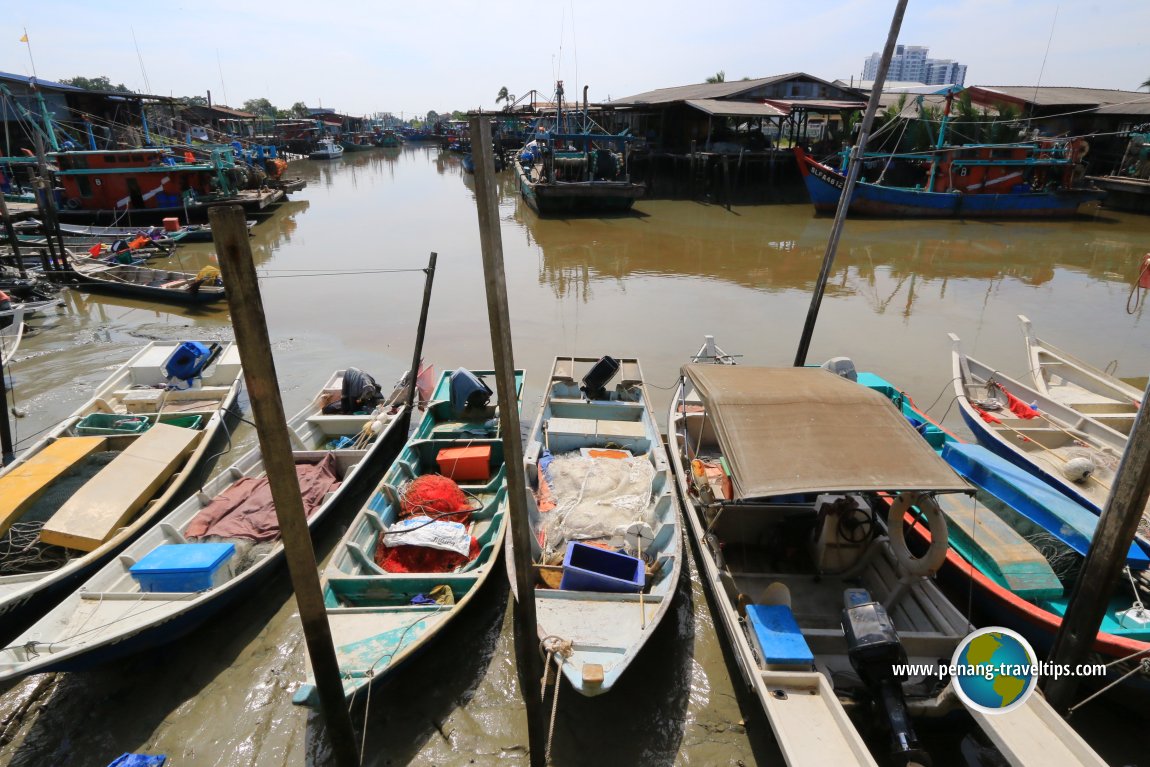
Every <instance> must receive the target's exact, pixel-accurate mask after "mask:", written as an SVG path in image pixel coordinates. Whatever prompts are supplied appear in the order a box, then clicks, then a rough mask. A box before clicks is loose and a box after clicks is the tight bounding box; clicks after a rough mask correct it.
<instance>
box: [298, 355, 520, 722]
mask: <svg viewBox="0 0 1150 767" xmlns="http://www.w3.org/2000/svg"><path fill="white" fill-rule="evenodd" d="M484 375H491V373H490V371H475V373H474V376H480V377H481V376H484ZM472 378H473V374H472V373H470V372H468V371H465V370H462V369H461V370H457V371H455V373H451V374H448V373H444V375H443V376H442V378H441V379H440V382H439V384H438V386H437V387H436V389H435V392H434V393H433V394H432V397H431V404H430V405H429V406H428V409H427V411H426V413H425V414H424V417H423V420H422V421H421V422H420V424H419V426H418V428H417V429H416V430H415V432H414V433H413V435H412V437H411V439H410V440H409V441H408V443H407V444H406V445H405V446H404V447H403V450H402V451H400V454H399V457H398V458H397V459H396V460H395V462H394V463H393V464H392V465H391V467H390V468H388V470H387V471H386V472H385V473H384V476H383V479H382V480H381V481H380V483H379V485H378V486H377V487H376V488H375V490H374V491H372V494H371V497H370V498H369V499H368V501H367V503H366V504H364V505H363V507H362V508H360V510H359V512H358V513H357V514H356V516H355V519H354V520H352V522H351V526H350V527H349V528H348V531H347V533H346V534H345V535H344V537H343V539H342V540H341V541H340V542H339V544H337V546H336V549H335V552H334V553H333V554H332V556H331V559H330V560H329V563H328V565H327V567H326V568H324V571H323V592H324V603H325V604H326V605H327V618H328V623H329V625H330V627H331V634H332V641H333V643H334V644H335V652H336V658H337V660H338V662H339V667H340V674H341V676H342V677H343V687H344V693H345V694H346V695H347V696H348V697H349V698H352V697H354V696H356V695H366V694H368V693H369V691H370V689H371V687H372V685H373V684H374V683H376V682H378V681H379V680H380V679H383V678H384V677H386V676H389V675H390V674H392V673H393V672H395V671H396V670H397V669H399V668H400V667H401V666H402V665H403V664H404V663H405V662H406V661H407V660H409V659H410V658H412V657H413V656H414V655H416V654H417V653H418V652H419V651H420V650H422V649H423V648H425V647H426V646H427V644H428V643H429V642H430V641H431V640H432V639H434V637H435V636H436V635H437V634H439V632H440V631H442V630H443V629H444V627H446V626H447V625H448V623H449V622H450V621H451V620H452V619H453V618H455V617H456V616H458V615H459V614H460V613H461V611H463V610H464V609H466V607H467V605H468V603H470V602H471V600H472V599H473V598H474V596H475V595H476V594H477V593H478V592H479V590H480V589H481V588H482V587H483V584H484V583H486V582H487V580H488V578H489V577H490V576H491V574H492V572H498V570H499V568H498V565H497V563H498V558H499V554H500V552H501V550H502V547H503V538H504V534H505V531H506V528H507V488H506V477H507V467H506V466H505V465H504V460H503V440H502V438H501V437H500V434H499V427H498V420H496V418H497V411H496V409H495V407H493V406H491V405H489V404H487V398H486V397H483V396H482V395H480V396H478V397H477V398H475V399H472V398H471V397H464V398H462V399H459V398H457V397H456V396H454V395H453V392H454V391H456V390H457V389H456V384H455V383H454V382H456V381H459V382H463V381H470V380H472ZM522 386H523V372H522V371H517V372H516V388H517V390H518V391H519V392H521V391H522ZM483 388H486V387H483ZM476 391H479V389H478V388H477V389H476ZM487 393H488V395H490V390H489V389H487ZM515 406H516V407H518V406H519V403H518V402H516V403H515ZM440 472H442V474H440ZM453 476H455V477H457V478H458V480H459V481H458V483H457V487H454V488H453V489H451V490H450V491H449V492H446V493H444V492H441V491H443V490H444V486H445V485H446V486H447V487H448V488H451V487H452V485H453V484H454V480H452V481H451V482H447V479H450V478H451V477H453ZM417 483H418V484H417ZM428 486H434V487H435V488H437V489H436V491H435V492H436V493H439V495H437V496H436V497H435V498H434V500H431V498H432V495H431V494H430V493H425V491H423V490H421V489H418V488H426V487H428ZM417 496H418V498H417ZM468 512H469V513H468ZM444 517H446V519H445V518H444ZM461 518H462V519H466V520H467V521H466V522H458V521H453V520H455V519H461ZM421 530H422V531H426V533H428V534H430V537H432V538H434V541H429V540H427V539H425V538H424V537H423V536H422V535H419V536H417V535H416V533H418V532H420V531H421ZM412 536H414V537H412ZM405 540H406V541H413V543H412V544H411V545H408V544H407V543H405ZM415 540H419V543H418V544H415V543H414V541H415ZM429 542H434V543H436V545H444V546H447V547H448V548H450V549H452V550H446V549H438V548H430V547H428V546H426V545H425V544H427V543H429ZM461 545H462V546H464V547H465V550H466V552H467V553H463V552H462V551H460V550H459V548H458V547H459V546H461ZM293 702H295V703H297V704H300V705H309V706H315V705H318V703H319V699H318V696H317V694H316V691H315V687H314V686H313V685H312V684H311V683H310V682H308V683H305V684H303V685H301V686H300V688H299V689H298V690H297V691H296V693H295V696H294V697H293Z"/></svg>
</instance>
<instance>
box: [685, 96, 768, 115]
mask: <svg viewBox="0 0 1150 767" xmlns="http://www.w3.org/2000/svg"><path fill="white" fill-rule="evenodd" d="M687 106H691V107H694V108H695V109H698V110H699V111H700V112H706V113H707V114H709V115H713V116H715V117H786V116H787V115H788V114H790V110H785V111H784V110H782V109H779V108H778V107H776V106H772V105H771V104H768V103H764V102H762V101H720V100H718V99H687Z"/></svg>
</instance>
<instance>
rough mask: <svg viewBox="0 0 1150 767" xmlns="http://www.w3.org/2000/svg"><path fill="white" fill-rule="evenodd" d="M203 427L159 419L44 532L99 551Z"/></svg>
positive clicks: (57, 541)
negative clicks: (198, 428) (169, 422)
mask: <svg viewBox="0 0 1150 767" xmlns="http://www.w3.org/2000/svg"><path fill="white" fill-rule="evenodd" d="M201 437H203V432H199V431H195V430H193V429H182V428H180V427H179V426H170V425H168V424H164V423H158V424H156V425H154V426H152V428H150V429H148V430H147V431H146V432H144V433H143V434H141V435H140V436H139V437H135V438H134V439H133V440H132V444H131V445H130V446H129V447H128V448H127V449H125V450H124V452H122V453H121V454H120V455H118V456H116V457H115V458H114V459H112V462H111V463H109V464H108V465H107V466H105V467H104V468H103V469H101V470H100V471H99V472H98V473H97V474H96V476H94V477H92V479H90V480H88V481H87V482H86V483H84V486H83V487H81V488H80V489H79V490H77V491H76V492H75V493H74V494H73V495H72V497H71V498H69V499H68V500H67V501H66V502H65V503H64V504H63V505H62V506H61V507H60V510H59V511H57V512H56V513H55V514H53V515H52V517H51V518H50V519H49V520H48V521H47V522H46V523H45V524H44V527H43V529H42V530H41V531H40V540H41V541H42V542H44V543H47V544H50V545H53V546H63V547H65V548H69V549H78V550H80V551H93V550H94V549H96V548H98V547H99V546H100V545H101V544H102V543H104V541H106V540H108V539H109V538H110V537H112V536H113V535H114V534H115V532H116V531H117V530H118V529H120V527H122V526H123V525H124V524H126V523H127V522H128V520H130V519H131V518H132V517H133V516H135V514H136V512H138V511H139V510H140V509H141V508H143V507H144V505H145V504H146V503H148V501H150V500H151V499H152V497H153V496H155V495H156V493H157V492H158V491H159V489H160V488H161V487H163V485H164V483H165V482H167V481H168V479H169V478H170V477H171V476H172V474H174V473H175V472H176V470H177V469H178V468H179V467H180V466H181V465H182V464H183V463H184V459H185V458H186V457H187V455H188V454H189V453H191V452H192V450H194V449H195V447H196V445H197V444H198V443H199V441H200V438H201Z"/></svg>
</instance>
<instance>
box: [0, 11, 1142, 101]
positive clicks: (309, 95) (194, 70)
mask: <svg viewBox="0 0 1150 767" xmlns="http://www.w3.org/2000/svg"><path fill="white" fill-rule="evenodd" d="M4 5H5V6H6V12H5V13H4V19H3V20H2V21H0V71H8V72H17V73H22V74H31V73H32V69H31V64H30V63H29V59H28V48H29V46H27V45H25V44H23V43H21V42H19V39H20V36H21V35H22V34H23V33H24V28H25V27H27V30H28V36H29V40H30V42H31V51H32V55H33V56H34V57H35V64H36V72H37V74H38V75H39V76H40V77H43V78H45V79H59V78H63V77H72V76H75V75H83V76H86V77H96V76H99V75H106V76H108V77H109V78H111V80H112V81H113V82H116V83H119V82H122V83H124V84H125V85H127V86H128V87H130V88H132V89H133V90H140V91H146V92H151V93H156V94H161V95H175V96H185V95H193V94H203V93H204V92H205V91H206V90H209V89H210V90H211V92H212V100H213V102H216V103H228V104H230V105H232V106H236V107H238V106H239V105H241V104H242V103H243V102H244V101H245V100H247V99H251V98H260V97H265V98H267V99H269V100H270V101H271V102H272V103H273V104H275V105H277V106H279V107H289V106H291V105H292V104H293V103H295V102H297V101H303V102H305V103H307V104H308V105H309V106H318V105H319V104H320V102H321V101H322V104H323V106H325V107H332V108H335V109H337V110H338V111H341V112H345V113H348V114H366V113H370V112H375V111H391V112H394V113H396V114H399V113H400V112H403V113H405V115H408V116H410V115H412V114H425V113H426V112H427V111H428V110H429V109H435V110H437V111H445V110H450V109H464V110H466V109H473V108H476V107H484V108H493V107H494V106H495V96H496V94H497V93H498V92H499V88H500V87H501V86H507V88H508V90H510V91H511V93H513V94H517V95H518V94H524V93H526V92H527V91H529V90H530V89H532V88H535V89H538V90H540V91H541V92H543V93H544V94H550V93H551V92H552V90H553V88H554V80H555V78H556V75H558V76H559V77H560V78H561V79H563V80H564V81H565V83H566V86H567V92H568V94H569V96H571V95H574V94H575V93H576V92H577V91H581V89H582V86H583V85H584V84H588V85H590V86H591V91H590V97H591V100H592V101H603V100H606V99H607V98H608V97H609V96H610V97H614V98H620V97H623V96H628V95H631V94H635V93H640V92H642V91H647V90H652V89H655V88H662V87H667V86H674V85H685V84H689V83H696V82H702V81H703V80H704V79H705V78H706V77H707V76H708V75H712V74H714V73H715V72H717V71H719V70H723V71H725V72H726V75H727V79H728V80H735V79H740V78H742V77H745V76H749V77H765V76H769V75H776V74H783V73H787V72H797V71H802V72H808V73H810V74H812V75H815V76H817V77H822V78H824V79H827V80H833V79H835V78H849V77H851V76H852V75H853V76H855V77H856V78H857V77H859V75H860V74H861V72H862V63H863V59H864V58H866V57H867V56H868V55H870V54H871V53H872V52H875V51H879V50H881V49H882V46H883V43H884V42H885V40H886V35H887V30H888V28H889V26H890V19H891V15H892V13H893V11H894V7H895V2H894V0H822V2H802V1H801V0H799V1H798V2H795V1H794V0H788V1H787V2H780V1H778V0H759V1H758V2H727V3H724V2H718V3H708V2H690V3H687V2H680V1H679V0H671V1H670V2H668V1H666V0H664V2H659V3H651V2H618V0H614V1H612V2H607V1H606V0H561V1H557V2H549V1H548V0H537V1H536V2H531V3H523V2H510V1H509V0H492V1H486V0H485V1H482V2H480V1H478V0H477V1H475V2H452V1H451V0H438V1H437V2H417V1H415V0H391V1H390V2H371V3H368V2H359V1H357V0H342V1H341V2H316V1H315V0H308V2H300V1H299V0H279V2H270V3H269V2H261V3H258V4H256V3H251V5H257V6H258V7H259V9H260V10H258V11H253V10H241V6H247V5H249V3H246V2H244V1H243V0H233V1H232V2H222V1H221V0H197V1H196V2H194V3H193V2H183V3H181V2H180V0H175V2H173V1H172V0H164V2H146V3H143V2H120V1H119V0H111V1H110V2H94V1H92V0H85V1H84V2H61V1H60V0H6V2H5V3H4ZM1056 9H1057V15H1056ZM1147 29H1150V0H1106V2H1101V0H1099V1H1098V2H1089V0H1073V1H1067V2H1062V3H1061V4H1059V3H1058V2H1057V0H1055V1H1054V2H1050V1H1048V0H910V3H909V6H908V8H907V12H906V18H905V20H904V22H903V27H902V33H901V35H900V36H899V42H901V43H905V44H908V45H925V46H929V48H930V56H931V57H932V58H940V59H955V60H957V61H959V62H960V63H963V64H966V65H967V66H968V70H967V81H966V82H967V85H1034V84H1037V83H1041V84H1042V85H1062V86H1069V85H1078V86H1088V87H1098V88H1118V89H1125V90H1135V89H1136V88H1137V87H1138V84H1139V83H1141V82H1143V81H1144V80H1146V79H1147V78H1148V77H1150V56H1148V55H1147V53H1148V52H1150V45H1148V44H1147V41H1146V30H1147ZM133 30H134V32H135V41H136V42H135V43H134V42H133ZM1052 32H1053V34H1052ZM1048 41H1049V44H1050V50H1049V55H1048V56H1047V54H1046V49H1047V44H1048ZM137 44H138V48H139V55H138V56H137ZM217 57H218V58H217ZM1044 57H1045V59H1046V61H1045V68H1043V59H1044ZM141 62H142V65H143V66H142V67H141ZM221 72H222V76H221ZM145 73H146V80H145ZM1040 74H1041V77H1040ZM225 94H226V98H225Z"/></svg>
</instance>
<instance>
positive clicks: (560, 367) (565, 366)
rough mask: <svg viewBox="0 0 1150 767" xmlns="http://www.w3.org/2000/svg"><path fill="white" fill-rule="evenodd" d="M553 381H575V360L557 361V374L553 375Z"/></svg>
mask: <svg viewBox="0 0 1150 767" xmlns="http://www.w3.org/2000/svg"><path fill="white" fill-rule="evenodd" d="M551 380H552V381H574V380H575V359H574V358H573V357H566V358H560V359H557V360H555V372H554V373H553V374H552V375H551Z"/></svg>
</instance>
